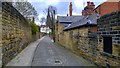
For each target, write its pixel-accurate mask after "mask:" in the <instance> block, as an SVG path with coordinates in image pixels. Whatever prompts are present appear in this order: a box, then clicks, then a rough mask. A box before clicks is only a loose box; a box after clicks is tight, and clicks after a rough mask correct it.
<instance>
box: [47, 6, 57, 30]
mask: <svg viewBox="0 0 120 68" xmlns="http://www.w3.org/2000/svg"><path fill="white" fill-rule="evenodd" d="M56 14H57V9H56V7H54V6H49V7H48V9H47V21H46V24H47V26H49V27H50V28H51V29H53V28H54V24H55V15H56Z"/></svg>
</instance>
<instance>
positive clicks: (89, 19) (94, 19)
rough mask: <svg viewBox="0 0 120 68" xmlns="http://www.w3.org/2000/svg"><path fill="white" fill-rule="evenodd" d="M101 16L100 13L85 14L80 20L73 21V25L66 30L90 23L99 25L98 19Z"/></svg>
mask: <svg viewBox="0 0 120 68" xmlns="http://www.w3.org/2000/svg"><path fill="white" fill-rule="evenodd" d="M98 18H99V15H98V14H97V13H95V14H93V15H90V16H84V17H82V18H81V19H79V21H76V22H72V23H71V25H70V26H69V27H67V28H65V29H64V30H69V29H73V28H79V27H81V26H85V25H87V26H89V25H97V19H98Z"/></svg>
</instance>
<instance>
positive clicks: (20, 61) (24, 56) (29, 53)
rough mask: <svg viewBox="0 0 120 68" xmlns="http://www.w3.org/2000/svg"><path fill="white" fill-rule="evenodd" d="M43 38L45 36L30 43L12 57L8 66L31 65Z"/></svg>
mask: <svg viewBox="0 0 120 68" xmlns="http://www.w3.org/2000/svg"><path fill="white" fill-rule="evenodd" d="M43 38H44V37H42V38H41V39H38V40H37V41H35V42H32V43H31V44H29V45H28V46H27V47H26V48H25V49H24V50H23V51H22V52H21V53H19V54H18V55H17V56H16V57H15V58H14V59H12V60H11V61H10V62H9V63H8V64H7V65H6V66H31V63H32V59H33V56H34V52H35V49H36V47H37V45H38V44H39V42H40V41H41V40H42V39H43Z"/></svg>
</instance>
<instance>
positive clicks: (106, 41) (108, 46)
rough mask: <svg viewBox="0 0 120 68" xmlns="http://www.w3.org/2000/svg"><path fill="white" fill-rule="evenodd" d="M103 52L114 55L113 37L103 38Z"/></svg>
mask: <svg viewBox="0 0 120 68" xmlns="http://www.w3.org/2000/svg"><path fill="white" fill-rule="evenodd" d="M103 50H104V52H106V53H109V54H112V37H103Z"/></svg>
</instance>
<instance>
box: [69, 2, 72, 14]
mask: <svg viewBox="0 0 120 68" xmlns="http://www.w3.org/2000/svg"><path fill="white" fill-rule="evenodd" d="M69 14H70V16H72V2H70V5H69Z"/></svg>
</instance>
